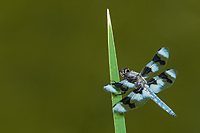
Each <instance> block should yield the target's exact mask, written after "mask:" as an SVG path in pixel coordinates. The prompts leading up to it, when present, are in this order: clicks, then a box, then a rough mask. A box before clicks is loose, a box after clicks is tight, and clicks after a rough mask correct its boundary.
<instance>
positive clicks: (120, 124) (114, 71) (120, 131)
mask: <svg viewBox="0 0 200 133" xmlns="http://www.w3.org/2000/svg"><path fill="white" fill-rule="evenodd" d="M107 23H108V56H109V68H110V80H111V81H113V80H114V81H116V82H119V71H118V65H117V57H116V52H115V44H114V37H113V31H112V25H111V20H110V13H109V9H107ZM111 95H112V99H113V100H112V105H114V104H115V103H116V102H118V101H120V100H121V99H122V96H121V95H120V96H117V97H115V98H113V97H114V95H113V94H111ZM113 119H114V126H115V133H126V126H125V119H124V114H115V113H113Z"/></svg>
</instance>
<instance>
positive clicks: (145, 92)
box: [104, 47, 177, 117]
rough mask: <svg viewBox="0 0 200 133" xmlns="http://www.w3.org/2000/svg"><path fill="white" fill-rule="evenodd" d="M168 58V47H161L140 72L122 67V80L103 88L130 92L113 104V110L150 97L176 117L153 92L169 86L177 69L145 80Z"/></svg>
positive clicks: (132, 106) (131, 106)
mask: <svg viewBox="0 0 200 133" xmlns="http://www.w3.org/2000/svg"><path fill="white" fill-rule="evenodd" d="M168 58H169V48H167V47H162V48H160V49H159V50H158V51H157V53H156V54H155V55H154V57H153V59H152V60H151V61H150V62H149V63H148V64H147V65H146V66H145V67H144V68H143V69H142V71H141V72H140V73H137V72H135V71H130V70H129V68H122V69H121V70H120V71H119V72H120V75H121V76H122V77H123V79H124V80H122V81H120V82H113V83H112V85H113V86H114V87H113V86H112V85H110V84H108V85H105V86H104V90H106V91H109V92H112V93H118V91H117V90H116V89H115V87H118V88H120V90H121V94H125V93H126V92H127V91H131V93H129V94H128V95H127V96H126V97H125V98H123V99H122V100H120V101H119V102H117V103H116V104H115V105H114V106H113V111H114V112H115V113H123V112H127V111H129V110H132V109H136V108H138V107H140V106H142V105H143V104H145V103H146V102H147V101H148V100H149V99H152V100H153V101H154V102H155V103H157V104H158V105H159V106H160V107H161V108H163V109H164V110H165V111H166V112H168V113H169V114H170V115H173V116H175V117H176V114H175V113H174V112H173V111H172V109H170V108H169V107H168V106H167V105H166V104H165V103H164V102H163V101H162V100H161V99H160V98H158V96H157V95H156V94H155V93H158V92H160V91H162V90H164V89H166V88H168V87H170V86H171V85H172V84H173V83H174V81H175V79H176V75H177V71H176V70H174V69H168V70H165V71H164V72H162V73H161V74H160V75H158V76H155V77H153V78H151V79H150V80H146V78H148V77H150V76H151V75H152V74H153V73H155V72H157V71H159V70H161V69H162V68H163V67H164V66H165V65H166V63H167V60H168Z"/></svg>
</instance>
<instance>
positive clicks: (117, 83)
mask: <svg viewBox="0 0 200 133" xmlns="http://www.w3.org/2000/svg"><path fill="white" fill-rule="evenodd" d="M112 85H114V86H115V87H118V88H120V89H121V90H122V91H127V90H128V87H123V84H121V83H119V82H115V83H112Z"/></svg>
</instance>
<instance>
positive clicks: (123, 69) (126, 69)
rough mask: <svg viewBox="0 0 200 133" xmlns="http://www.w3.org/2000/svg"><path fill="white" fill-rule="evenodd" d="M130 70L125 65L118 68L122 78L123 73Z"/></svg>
mask: <svg viewBox="0 0 200 133" xmlns="http://www.w3.org/2000/svg"><path fill="white" fill-rule="evenodd" d="M128 72H130V70H129V68H127V67H125V68H122V69H120V70H119V73H120V75H121V76H122V77H123V78H124V77H125V75H126V74H127V73H128Z"/></svg>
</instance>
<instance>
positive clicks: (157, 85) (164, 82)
mask: <svg viewBox="0 0 200 133" xmlns="http://www.w3.org/2000/svg"><path fill="white" fill-rule="evenodd" d="M177 73H178V72H177V71H176V70H175V69H168V70H166V71H164V72H162V73H161V74H160V75H158V76H155V77H153V78H151V79H150V80H148V81H147V85H149V88H150V89H151V90H152V91H153V92H154V93H158V92H160V91H163V90H164V89H167V88H169V87H170V86H172V85H173V83H174V81H175V79H176V75H177Z"/></svg>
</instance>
